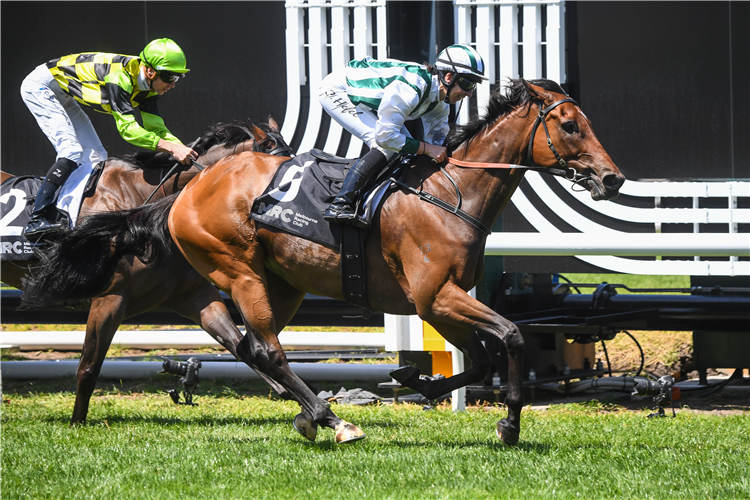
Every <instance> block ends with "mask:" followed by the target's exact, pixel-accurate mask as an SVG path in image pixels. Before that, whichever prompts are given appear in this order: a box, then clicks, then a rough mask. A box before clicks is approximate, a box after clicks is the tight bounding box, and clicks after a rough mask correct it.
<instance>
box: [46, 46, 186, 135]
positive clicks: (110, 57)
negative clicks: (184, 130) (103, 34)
mask: <svg viewBox="0 0 750 500" xmlns="http://www.w3.org/2000/svg"><path fill="white" fill-rule="evenodd" d="M140 64H141V61H140V59H139V58H138V57H135V56H126V55H122V54H107V53H82V54H71V55H68V56H64V57H60V58H58V59H53V60H51V61H49V62H48V63H47V68H49V70H50V73H52V76H53V77H54V78H55V81H57V83H58V84H59V85H60V88H61V89H62V90H63V91H64V92H66V93H68V94H70V95H71V96H72V97H73V98H74V99H75V100H76V101H77V102H79V103H81V104H83V105H85V106H88V107H90V108H91V109H93V110H95V111H98V112H100V113H106V114H111V115H113V117H114V118H115V122H116V124H117V130H118V131H119V132H120V135H121V136H122V138H123V139H125V140H126V141H128V142H130V143H131V144H134V145H136V146H139V147H142V148H146V149H152V150H153V149H155V148H156V145H157V144H158V143H159V139H164V140H167V141H170V142H176V143H179V144H181V142H180V140H179V139H177V137H175V136H174V135H172V133H170V132H169V130H168V129H167V127H166V126H165V125H164V121H163V120H162V119H161V117H160V116H159V109H158V107H157V105H156V101H157V99H158V97H159V95H158V94H157V93H156V92H149V91H141V90H139V89H138V85H137V82H138V73H139V71H140ZM135 108H139V110H140V111H141V117H142V119H143V124H144V127H145V128H143V127H141V126H140V125H139V124H138V123H137V122H136V120H135V117H134V116H133V111H134V110H135Z"/></svg>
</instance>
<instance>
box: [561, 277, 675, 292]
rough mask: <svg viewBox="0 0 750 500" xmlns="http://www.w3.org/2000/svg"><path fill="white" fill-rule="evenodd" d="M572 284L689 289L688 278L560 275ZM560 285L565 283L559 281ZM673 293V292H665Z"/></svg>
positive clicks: (586, 290)
mask: <svg viewBox="0 0 750 500" xmlns="http://www.w3.org/2000/svg"><path fill="white" fill-rule="evenodd" d="M561 275H562V276H564V277H565V278H567V279H569V280H570V281H572V282H573V283H587V284H598V283H603V282H605V281H606V282H607V283H610V284H618V285H625V286H627V287H628V288H690V276H651V275H645V274H585V273H581V274H579V273H561ZM560 283H565V280H563V279H561V280H560ZM594 290H595V289H594V288H581V293H593V292H594ZM617 293H630V292H628V291H627V290H625V289H624V288H618V289H617ZM667 293H674V292H667Z"/></svg>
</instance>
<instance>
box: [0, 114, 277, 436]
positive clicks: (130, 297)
mask: <svg viewBox="0 0 750 500" xmlns="http://www.w3.org/2000/svg"><path fill="white" fill-rule="evenodd" d="M261 126H262V127H263V129H265V130H263V129H261V128H260V127H258V126H255V125H252V124H250V125H248V124H240V123H218V124H215V125H213V126H212V127H210V129H209V130H208V131H207V132H206V133H204V134H203V135H202V136H201V137H199V138H198V139H196V141H195V142H194V143H193V144H192V147H193V149H194V150H195V151H196V152H198V154H199V158H198V160H197V163H198V165H199V166H208V165H212V164H213V163H215V162H216V161H218V160H220V159H221V158H224V157H226V156H228V155H232V154H239V153H241V152H243V151H253V150H256V151H265V152H269V153H273V154H290V153H291V152H292V150H291V148H289V146H288V145H287V144H286V142H284V140H283V139H282V138H281V135H280V134H279V129H278V124H277V123H276V121H275V120H274V119H273V118H269V120H268V123H267V124H264V125H261ZM172 165H175V161H174V159H173V158H172V157H171V155H169V154H166V153H156V152H153V151H143V152H139V153H136V154H134V155H127V156H124V157H113V158H109V159H108V160H107V161H106V164H105V166H104V168H103V170H102V173H101V178H100V180H99V183H98V186H97V189H96V191H95V193H94V194H93V195H92V196H91V197H88V198H85V199H84V200H83V202H82V204H81V209H80V212H79V214H80V215H79V218H78V224H81V223H83V222H84V221H85V220H86V219H87V218H89V217H92V216H95V215H101V214H103V213H108V212H111V211H116V210H122V209H126V208H133V207H137V206H139V205H141V204H143V203H144V202H146V200H147V199H148V198H149V197H150V198H151V199H150V202H156V201H158V200H160V199H163V198H164V197H166V196H169V195H171V194H174V193H176V192H179V191H180V190H181V189H182V188H183V187H184V186H185V185H186V184H187V183H188V182H189V181H190V180H191V179H192V178H193V177H194V176H195V175H196V174H198V172H199V167H198V166H195V165H194V166H192V167H189V166H184V167H182V166H179V167H182V168H181V169H180V170H177V173H176V175H173V176H168V177H167V178H165V174H169V171H170V167H171V166H172ZM10 177H12V176H10V175H9V174H7V173H5V172H3V178H2V182H5V180H6V179H8V178H10ZM161 181H166V182H164V183H162V184H161V185H160V182H161ZM157 186H158V189H157V190H155V188H156V187H157ZM52 246H54V243H53V244H52ZM40 255H43V251H42V253H41V254H40ZM40 265H41V264H40V262H39V261H31V262H29V263H28V264H26V265H23V266H21V265H18V264H15V263H13V262H7V261H3V262H2V280H3V282H4V283H7V284H9V285H12V286H14V287H16V288H20V289H25V288H26V284H27V282H28V279H29V275H30V270H32V269H34V268H36V267H38V266H40ZM112 278H113V279H112ZM86 299H90V302H91V305H90V310H89V315H88V320H87V323H86V336H85V340H84V343H83V348H82V352H81V360H80V363H79V365H78V369H77V387H76V401H75V406H74V409H73V415H72V418H71V424H80V423H84V422H85V421H86V416H87V414H88V408H89V402H90V399H91V395H92V394H93V392H94V389H95V386H96V381H97V378H98V376H99V373H100V371H101V367H102V364H103V362H104V358H105V356H106V353H107V351H108V349H109V347H110V345H111V343H112V339H113V337H114V335H115V333H116V332H117V329H118V328H119V326H120V324H122V322H123V321H124V320H125V319H126V318H129V317H133V316H137V315H139V314H142V313H145V312H147V311H149V310H152V309H154V308H156V307H166V308H169V309H171V310H173V311H174V312H176V313H178V314H180V315H182V316H184V317H185V318H188V319H190V320H192V321H194V322H195V323H196V324H198V325H200V326H201V327H202V328H203V329H204V330H205V331H207V332H208V333H209V334H210V335H211V336H212V337H214V338H215V339H216V340H217V341H218V342H219V343H220V344H222V345H226V346H227V347H228V349H229V350H230V352H232V353H233V354H234V346H235V345H236V344H237V342H238V341H239V339H240V338H241V337H242V334H241V332H240V331H239V330H238V329H237V326H236V325H235V324H234V321H233V320H232V318H231V316H230V314H229V311H228V310H227V309H226V306H225V305H224V301H223V300H222V297H221V295H220V294H219V292H218V291H217V290H216V288H215V287H214V286H213V285H211V284H210V283H208V282H207V281H206V280H205V279H203V278H202V277H201V276H200V275H198V274H197V273H196V272H195V271H194V270H193V268H192V267H191V266H190V265H189V264H188V263H187V262H186V261H185V259H184V258H183V257H182V255H180V254H179V253H177V252H175V253H174V254H172V258H170V259H165V260H164V261H162V262H161V264H160V266H158V267H153V266H152V267H147V266H145V265H144V264H143V263H142V262H141V261H140V260H138V259H133V258H132V257H131V258H126V259H123V260H122V261H118V262H117V263H116V266H115V267H113V269H112V272H111V274H110V279H109V280H107V282H105V283H103V284H102V285H101V286H99V288H98V289H97V290H96V292H95V293H90V294H87V295H85V296H80V295H79V296H77V297H76V296H73V295H71V296H68V297H66V299H65V300H64V302H67V303H68V304H76V303H78V302H81V301H87V300H86ZM37 305H42V304H41V303H39V304H37ZM269 383H270V384H271V385H272V387H274V388H275V389H276V390H277V392H281V393H283V392H284V390H283V388H281V387H279V386H278V385H277V384H274V383H273V381H269Z"/></svg>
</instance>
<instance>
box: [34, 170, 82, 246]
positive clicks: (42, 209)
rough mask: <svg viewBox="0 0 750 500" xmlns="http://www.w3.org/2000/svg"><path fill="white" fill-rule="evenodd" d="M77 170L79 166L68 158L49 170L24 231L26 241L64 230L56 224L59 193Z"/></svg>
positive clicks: (60, 225)
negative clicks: (56, 201) (56, 205)
mask: <svg viewBox="0 0 750 500" xmlns="http://www.w3.org/2000/svg"><path fill="white" fill-rule="evenodd" d="M77 168H78V165H77V164H76V163H75V162H73V161H71V160H68V159H67V158H60V159H58V160H57V161H56V162H55V164H54V165H52V168H50V169H49V172H47V176H46V177H45V178H44V181H42V185H41V186H39V192H37V194H36V200H35V201H34V210H33V211H32V212H31V218H30V219H29V223H28V224H27V225H26V229H25V230H24V236H26V239H28V240H29V241H36V240H39V239H41V238H43V237H44V236H45V235H48V234H49V233H50V232H52V231H58V230H59V229H61V228H62V224H59V223H56V222H55V211H56V210H55V200H57V191H58V190H59V189H60V186H62V185H63V184H65V181H66V180H68V177H70V174H72V173H73V171H74V170H75V169H77Z"/></svg>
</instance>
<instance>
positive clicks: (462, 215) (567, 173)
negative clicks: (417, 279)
mask: <svg viewBox="0 0 750 500" xmlns="http://www.w3.org/2000/svg"><path fill="white" fill-rule="evenodd" d="M566 102H572V103H573V104H575V105H576V106H578V103H577V102H576V101H575V100H573V99H571V98H569V97H566V98H565V99H560V100H559V101H556V102H554V103H552V104H550V105H549V106H547V107H546V108H542V103H541V102H540V103H539V114H538V115H537V117H536V121H535V122H534V126H533V128H532V129H531V139H529V148H528V157H529V160H531V163H532V165H531V166H529V165H516V164H513V163H480V162H473V161H463V160H457V159H455V158H452V157H450V156H449V157H448V158H447V162H448V163H451V164H453V165H456V166H458V167H467V168H482V169H487V168H496V169H508V170H513V169H518V170H533V171H535V172H539V173H542V174H549V175H554V176H556V177H562V178H564V179H568V180H569V181H571V182H572V183H573V184H580V182H581V181H582V180H584V179H587V178H588V177H587V176H585V175H581V174H579V173H578V172H576V171H575V169H573V168H572V167H570V166H568V162H566V161H565V160H564V159H563V158H562V157H561V156H560V153H558V152H557V149H555V146H554V145H553V144H552V137H550V135H549V129H548V128H547V123H546V118H547V115H548V114H549V112H550V111H552V110H553V109H555V108H556V107H558V106H559V105H560V104H563V103H566ZM540 123H541V124H542V126H544V133H545V134H547V146H548V147H549V148H550V150H551V151H552V154H554V155H555V159H556V160H557V163H558V164H559V165H560V166H561V167H562V168H553V167H540V166H538V165H533V163H534V137H536V130H537V129H538V128H539V124H540ZM440 171H441V172H442V173H443V175H445V176H446V177H447V178H448V180H449V181H450V183H451V184H453V187H454V188H455V189H456V197H457V198H458V203H457V204H456V205H455V206H454V205H451V204H450V203H448V202H446V201H445V200H442V199H440V198H438V197H436V196H434V195H432V194H430V193H428V192H426V191H425V190H424V189H422V184H421V182H420V186H419V189H415V188H413V187H411V186H409V185H407V184H405V183H404V182H403V181H402V180H401V179H394V178H393V177H391V181H392V182H394V183H395V184H397V185H398V186H400V187H402V188H403V189H406V190H407V191H409V192H411V193H413V194H415V195H417V196H418V197H419V199H421V200H424V201H426V202H428V203H431V204H433V205H435V206H437V207H440V208H442V209H443V210H446V211H448V212H450V213H452V214H453V215H455V216H456V217H458V218H459V219H461V220H463V221H465V222H466V223H467V224H469V225H470V226H472V227H474V228H475V229H478V230H479V231H481V232H482V233H484V235H485V236H489V235H490V233H492V230H491V229H490V228H489V227H487V226H486V225H485V224H484V223H482V221H480V220H479V219H477V218H476V217H474V216H473V215H471V214H469V213H467V212H464V211H463V210H461V191H460V190H459V189H458V184H457V183H456V181H455V180H453V178H452V177H451V176H450V175H449V174H448V172H446V170H445V168H444V167H443V166H441V167H440ZM406 173H407V171H404V175H402V176H401V178H402V179H403V178H404V177H406Z"/></svg>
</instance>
